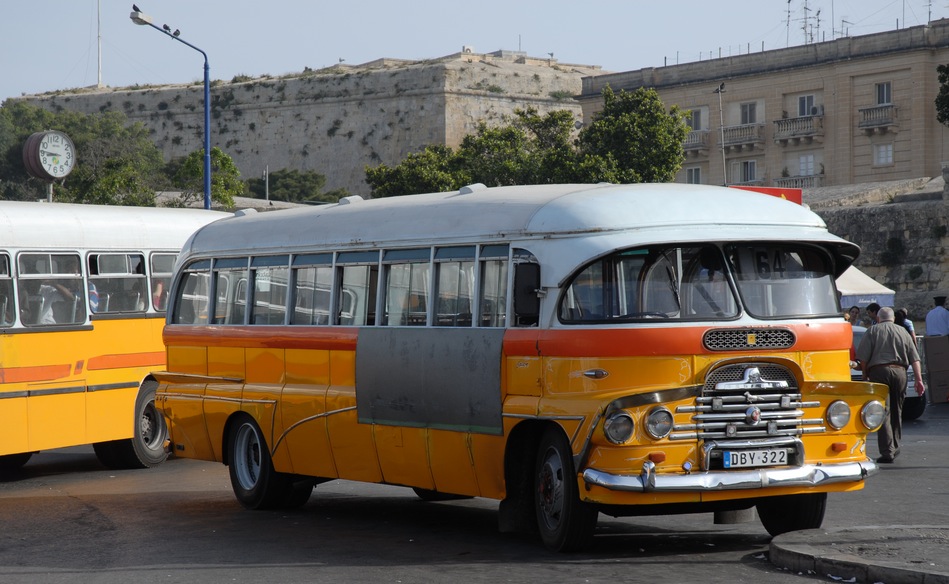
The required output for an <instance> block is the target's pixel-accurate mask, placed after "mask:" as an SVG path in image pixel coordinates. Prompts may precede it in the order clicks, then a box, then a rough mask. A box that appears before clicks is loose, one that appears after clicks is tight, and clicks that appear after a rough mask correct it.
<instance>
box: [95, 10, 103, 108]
mask: <svg viewBox="0 0 949 584" xmlns="http://www.w3.org/2000/svg"><path fill="white" fill-rule="evenodd" d="M96 29H97V32H98V53H99V69H98V71H99V77H98V79H97V80H96V87H98V88H99V89H102V3H101V1H97V2H96Z"/></svg>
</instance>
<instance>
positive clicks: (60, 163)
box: [38, 132, 76, 178]
mask: <svg viewBox="0 0 949 584" xmlns="http://www.w3.org/2000/svg"><path fill="white" fill-rule="evenodd" d="M38 154H39V163H40V166H42V167H43V170H45V171H46V172H47V173H48V174H49V175H50V176H51V177H53V178H63V177H64V176H66V175H67V174H69V173H70V171H72V169H73V166H74V165H75V164H76V153H75V150H74V148H73V144H72V140H70V139H69V137H68V136H67V135H66V134H63V133H62V132H46V133H45V134H43V138H42V139H41V140H40V144H39V152H38Z"/></svg>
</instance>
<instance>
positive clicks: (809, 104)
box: [797, 95, 817, 118]
mask: <svg viewBox="0 0 949 584" xmlns="http://www.w3.org/2000/svg"><path fill="white" fill-rule="evenodd" d="M797 115H798V117H801V118H803V117H804V116H814V115H817V108H816V107H815V106H814V96H813V95H802V96H800V97H798V98H797Z"/></svg>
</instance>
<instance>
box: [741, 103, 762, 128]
mask: <svg viewBox="0 0 949 584" xmlns="http://www.w3.org/2000/svg"><path fill="white" fill-rule="evenodd" d="M757 109H758V104H757V103H755V102H751V103H743V104H741V123H742V125H745V124H757V123H758V116H757Z"/></svg>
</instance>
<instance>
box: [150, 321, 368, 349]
mask: <svg viewBox="0 0 949 584" xmlns="http://www.w3.org/2000/svg"><path fill="white" fill-rule="evenodd" d="M358 335H359V329H358V328H356V327H336V326H334V327H311V326H307V327H303V326H268V327H266V329H264V328H262V327H259V326H176V325H168V326H166V327H165V330H164V333H163V335H162V338H163V339H164V341H165V345H167V346H169V347H174V346H198V347H245V348H254V349H268V348H281V349H322V350H336V351H355V350H356V338H357V337H358Z"/></svg>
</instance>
